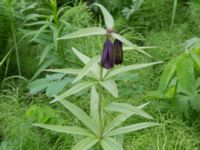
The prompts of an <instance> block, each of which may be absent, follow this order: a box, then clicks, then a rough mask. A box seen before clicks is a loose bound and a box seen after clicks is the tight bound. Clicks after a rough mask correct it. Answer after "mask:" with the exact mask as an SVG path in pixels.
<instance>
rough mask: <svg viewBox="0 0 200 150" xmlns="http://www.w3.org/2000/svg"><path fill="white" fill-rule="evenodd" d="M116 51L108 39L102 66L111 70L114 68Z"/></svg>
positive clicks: (105, 44)
mask: <svg viewBox="0 0 200 150" xmlns="http://www.w3.org/2000/svg"><path fill="white" fill-rule="evenodd" d="M114 63H115V60H114V51H113V44H112V42H111V41H110V40H109V39H107V40H106V42H105V43H104V47H103V53H102V57H101V65H102V67H104V68H106V69H110V68H113V67H114Z"/></svg>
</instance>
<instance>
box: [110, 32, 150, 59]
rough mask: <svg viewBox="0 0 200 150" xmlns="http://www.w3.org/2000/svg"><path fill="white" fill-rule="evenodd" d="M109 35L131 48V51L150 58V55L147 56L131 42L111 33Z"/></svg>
mask: <svg viewBox="0 0 200 150" xmlns="http://www.w3.org/2000/svg"><path fill="white" fill-rule="evenodd" d="M111 35H112V36H113V37H114V38H116V39H118V40H120V41H121V42H122V43H124V44H126V45H127V46H130V47H132V48H133V49H135V50H137V51H138V52H140V53H142V54H144V55H146V56H148V57H152V56H151V55H149V54H148V53H147V52H145V51H144V50H143V49H142V48H140V47H138V46H137V45H135V44H133V43H132V42H130V41H129V40H127V39H126V38H124V37H123V36H121V35H119V34H117V33H114V32H113V33H111Z"/></svg>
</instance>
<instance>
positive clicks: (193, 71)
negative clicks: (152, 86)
mask: <svg viewBox="0 0 200 150" xmlns="http://www.w3.org/2000/svg"><path fill="white" fill-rule="evenodd" d="M187 43H188V41H187ZM187 43H186V44H187ZM190 45H191V44H190ZM190 47H191V46H189V47H188V48H190ZM199 52H200V51H199V49H186V51H185V53H183V54H180V55H179V56H177V57H176V58H174V59H172V60H171V61H170V62H168V64H166V66H165V68H164V71H163V74H162V76H161V79H160V84H159V89H158V91H157V92H158V95H157V97H159V98H173V97H175V99H176V101H177V109H178V111H179V112H181V113H183V114H184V115H185V117H187V118H189V110H190V109H193V110H195V111H197V112H199V111H200V110H199V104H200V103H199V100H198V97H199V85H198V82H197V81H198V77H199V74H200V72H199V69H198V66H199V64H200V57H199ZM195 64H196V65H195ZM195 66H197V67H195ZM171 88H173V91H171V92H172V94H170V96H169V91H170V89H171ZM167 95H168V96H167Z"/></svg>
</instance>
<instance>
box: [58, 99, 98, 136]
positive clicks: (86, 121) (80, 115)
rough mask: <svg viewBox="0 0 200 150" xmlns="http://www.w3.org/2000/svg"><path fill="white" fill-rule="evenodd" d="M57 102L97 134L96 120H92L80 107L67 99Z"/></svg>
mask: <svg viewBox="0 0 200 150" xmlns="http://www.w3.org/2000/svg"><path fill="white" fill-rule="evenodd" d="M59 102H60V103H61V104H62V105H63V106H64V107H65V108H67V109H68V110H69V111H70V112H71V113H72V114H73V115H74V116H76V117H77V118H78V119H79V120H80V121H81V122H82V123H83V124H84V125H85V126H86V127H88V128H89V129H90V130H91V131H92V132H93V133H95V134H98V126H97V124H96V122H94V121H93V120H92V119H91V118H90V117H89V116H88V115H87V114H86V113H85V112H84V111H83V110H82V109H80V108H79V107H78V106H76V105H74V104H73V103H71V102H69V101H67V100H60V101H59Z"/></svg>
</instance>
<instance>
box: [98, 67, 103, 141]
mask: <svg viewBox="0 0 200 150" xmlns="http://www.w3.org/2000/svg"><path fill="white" fill-rule="evenodd" d="M102 80H103V68H102V66H101V68H100V81H102ZM101 101H102V90H101V87H99V105H98V113H99V127H100V133H99V137H100V139H102V138H103V116H102V107H101Z"/></svg>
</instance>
